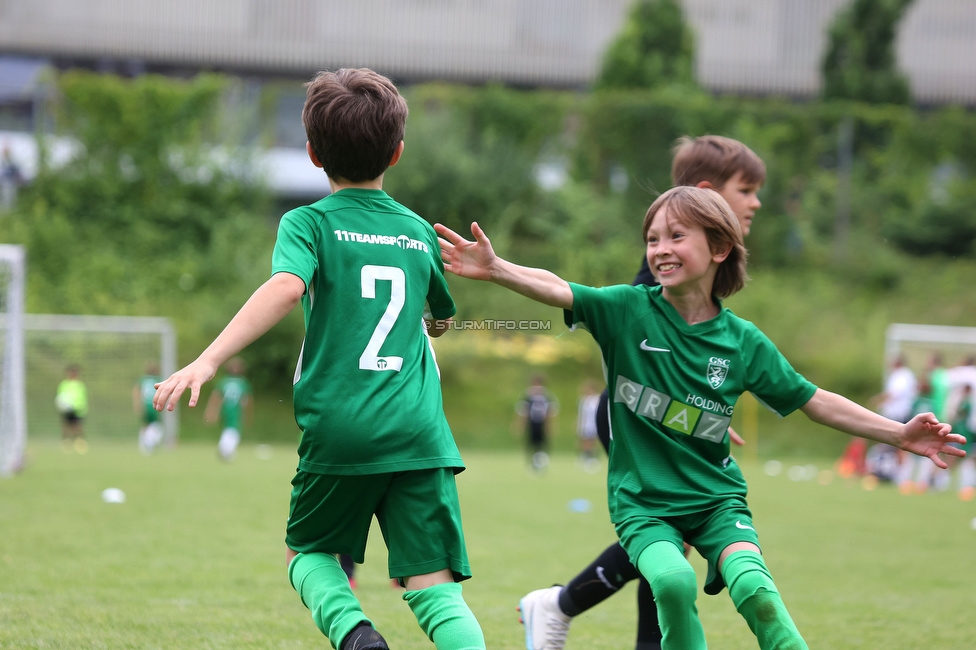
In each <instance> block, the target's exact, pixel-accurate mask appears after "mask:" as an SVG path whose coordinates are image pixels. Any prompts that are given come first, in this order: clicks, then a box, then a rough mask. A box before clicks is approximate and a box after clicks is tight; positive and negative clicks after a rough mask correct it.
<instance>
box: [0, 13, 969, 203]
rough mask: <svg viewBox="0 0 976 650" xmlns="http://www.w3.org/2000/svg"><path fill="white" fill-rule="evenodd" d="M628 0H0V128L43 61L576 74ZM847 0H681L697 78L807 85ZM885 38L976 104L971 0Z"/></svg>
mask: <svg viewBox="0 0 976 650" xmlns="http://www.w3.org/2000/svg"><path fill="white" fill-rule="evenodd" d="M630 2H631V0H357V1H356V2H349V1H348V0H346V1H344V2H336V1H334V0H205V1H203V2H201V1H200V0H168V1H166V2H159V1H158V0H154V1H150V0H0V130H2V129H13V130H28V131H29V130H30V128H31V126H32V125H31V124H30V120H31V116H32V115H34V113H33V108H32V107H33V103H34V98H35V96H36V93H37V87H38V83H37V80H38V78H39V71H40V69H41V66H42V65H44V64H49V65H52V66H54V67H56V68H68V67H77V66H81V67H87V68H92V69H96V70H103V71H110V72H116V73H119V74H123V75H136V74H140V73H143V72H161V73H164V74H174V75H188V74H193V73H195V72H197V71H200V70H217V71H224V72H229V73H232V74H236V75H241V76H244V77H248V78H253V79H256V80H259V81H257V83H261V81H260V80H261V79H270V78H290V79H295V80H298V79H303V80H304V79H307V78H308V77H309V76H311V74H313V73H314V72H315V71H317V70H320V69H326V68H337V67H343V66H346V67H348V66H356V67H359V66H367V67H371V68H374V69H376V70H378V71H380V72H382V73H384V74H387V75H389V76H391V77H393V78H394V79H395V80H397V81H398V82H406V83H412V82H421V81H430V80H447V81H454V82H463V83H483V82H488V81H498V82H502V83H505V84H509V85H521V86H546V87H557V88H575V87H586V86H587V85H588V84H589V83H590V82H592V80H593V79H594V77H595V76H596V74H597V72H598V70H599V66H600V59H601V55H602V52H603V51H604V49H605V48H606V46H607V44H608V43H609V42H610V41H611V40H612V39H613V38H614V36H615V35H616V34H617V32H618V31H619V29H620V27H621V26H622V24H623V22H624V19H625V18H626V14H627V10H628V8H629V6H630ZM850 2H851V0H683V1H682V4H683V6H684V10H685V16H686V19H687V20H688V22H689V24H690V25H691V26H692V28H693V29H694V31H695V34H696V47H697V55H696V66H697V72H698V79H699V82H700V83H701V84H702V85H703V86H704V87H706V88H708V89H711V90H714V91H716V92H728V93H740V94H759V95H769V94H777V95H785V96H790V97H796V98H808V97H814V96H816V95H817V93H818V92H819V90H820V85H821V81H820V61H821V59H822V57H823V53H824V50H825V47H826V43H827V29H828V27H829V25H830V23H831V21H832V20H833V18H834V16H835V15H836V14H837V11H838V10H839V9H842V8H843V7H845V6H847V5H848V4H849V3H850ZM896 47H897V55H898V63H899V66H900V68H901V69H902V70H903V71H904V72H905V73H906V75H907V76H908V78H909V80H910V83H911V87H912V92H913V94H914V97H915V100H916V101H917V102H919V103H923V104H942V103H962V104H967V105H976V0H914V2H913V3H912V4H911V5H910V7H909V9H908V11H907V14H906V16H905V18H904V20H903V21H902V23H901V24H900V26H899V30H898V36H897V46H896ZM300 91H301V89H300V86H298V84H297V83H296V92H295V93H294V94H293V95H292V96H290V95H288V94H287V93H286V94H285V95H283V96H282V100H281V101H282V105H281V107H280V112H281V115H282V119H281V120H279V122H280V123H281V124H282V125H291V126H282V128H281V129H280V131H281V134H280V138H279V140H280V142H279V144H281V145H282V147H283V150H282V153H281V155H282V156H284V157H288V156H289V155H291V154H289V153H288V152H289V151H291V150H292V149H293V148H294V147H296V146H300V145H301V143H302V142H303V135H302V134H301V133H292V132H291V131H289V129H293V128H295V127H298V130H299V131H300V125H297V124H296V122H297V121H296V120H295V115H297V111H298V110H300V106H301V102H302V99H303V97H302V95H301V92H300ZM286 116H287V119H286ZM33 126H36V125H33ZM292 153H294V152H293V151H292ZM302 164H304V163H302ZM294 178H296V177H295V176H294V174H291V173H289V174H285V175H284V176H283V178H282V180H281V181H280V182H282V183H284V182H286V180H287V179H294ZM293 185H294V183H293ZM299 185H300V183H299ZM280 189H281V190H282V191H292V190H295V189H296V188H291V190H288V189H286V188H284V187H282V188H280ZM315 191H318V190H317V189H316V190H315Z"/></svg>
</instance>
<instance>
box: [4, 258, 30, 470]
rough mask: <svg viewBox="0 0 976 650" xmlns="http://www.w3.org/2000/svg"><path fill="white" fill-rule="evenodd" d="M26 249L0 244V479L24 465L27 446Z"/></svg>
mask: <svg viewBox="0 0 976 650" xmlns="http://www.w3.org/2000/svg"><path fill="white" fill-rule="evenodd" d="M23 316H24V249H23V247H21V246H12V245H10V244H2V245H0V325H2V329H0V334H2V336H0V477H6V476H11V475H13V474H15V473H16V472H17V471H18V470H19V469H20V468H21V467H22V466H23V460H24V448H25V445H26V443H27V414H26V408H27V401H26V394H25V392H24V338H23V337H24V329H23Z"/></svg>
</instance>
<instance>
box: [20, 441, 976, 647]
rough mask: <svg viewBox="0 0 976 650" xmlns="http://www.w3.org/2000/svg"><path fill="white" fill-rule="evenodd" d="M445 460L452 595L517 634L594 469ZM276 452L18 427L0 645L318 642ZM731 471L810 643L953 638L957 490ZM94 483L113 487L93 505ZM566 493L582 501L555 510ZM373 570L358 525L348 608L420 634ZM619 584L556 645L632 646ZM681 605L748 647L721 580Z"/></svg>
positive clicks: (595, 534) (967, 535)
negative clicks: (455, 515) (66, 439)
mask: <svg viewBox="0 0 976 650" xmlns="http://www.w3.org/2000/svg"><path fill="white" fill-rule="evenodd" d="M465 458H466V462H467V464H468V470H467V471H466V472H464V473H462V474H460V475H459V477H458V480H459V486H460V490H461V497H462V502H463V507H464V512H465V527H466V535H467V540H468V545H469V552H470V556H471V562H472V565H473V569H474V573H475V577H474V579H472V580H470V581H468V582H466V583H465V588H464V593H465V597H466V599H467V600H468V602H469V604H470V605H471V607H472V609H473V610H474V611H475V613H476V614H477V615H478V617H479V619H480V621H481V623H482V626H483V628H484V630H485V635H486V638H487V641H488V647H489V648H492V649H493V650H494V649H498V650H504V649H509V648H511V649H518V648H522V647H524V646H523V645H522V636H523V631H522V626H521V625H519V623H518V615H517V613H516V611H515V607H516V605H517V603H518V600H519V597H520V596H521V595H523V593H525V592H526V591H528V590H531V589H535V588H539V587H544V586H548V585H550V584H553V583H555V582H562V581H566V580H568V579H569V578H570V577H572V576H573V575H574V574H575V573H576V571H577V570H579V569H581V568H582V567H583V566H585V565H586V564H587V563H588V562H589V561H590V560H592V558H593V557H595V555H596V553H598V552H599V551H600V550H602V549H603V548H604V547H605V546H606V545H607V544H608V543H610V542H611V541H612V540H613V539H614V537H613V531H612V529H611V527H610V524H609V521H608V518H607V515H606V506H605V502H604V491H605V488H604V474H603V472H602V471H601V472H598V473H596V474H588V473H586V472H584V471H582V469H581V468H580V467H579V466H578V465H577V463H576V461H575V459H574V458H573V457H572V456H570V455H557V456H556V457H555V458H554V459H553V464H552V466H551V468H550V471H549V472H547V473H546V474H545V475H543V476H535V475H531V474H530V473H528V472H527V471H526V470H525V467H524V464H523V459H522V458H521V456H519V455H516V454H512V453H501V452H495V453H489V452H471V453H467V454H465ZM295 460H296V457H295V453H294V449H293V448H288V447H285V446H276V447H270V448H265V447H262V448H257V447H254V446H250V447H248V446H245V447H242V450H241V453H240V455H239V457H238V459H237V460H236V461H235V462H234V463H232V464H222V463H220V462H218V460H217V459H216V454H215V451H214V448H213V447H212V446H211V445H209V444H208V445H202V444H199V445H198V444H184V445H182V446H180V447H179V448H178V449H175V450H170V451H165V452H162V453H160V454H158V455H156V456H153V457H149V458H146V457H143V456H140V455H139V454H138V453H137V451H136V449H135V443H134V441H133V443H132V444H131V445H128V444H125V445H123V444H121V443H118V442H108V441H103V442H98V441H96V442H95V443H93V444H92V447H91V449H90V451H89V452H88V453H87V454H85V455H79V454H76V453H74V452H70V453H68V452H64V451H62V450H61V448H60V446H59V445H57V444H56V443H43V442H39V443H35V444H33V445H32V446H31V448H30V454H29V466H28V468H27V470H26V471H25V472H24V473H23V474H21V475H19V476H17V477H15V478H13V479H9V480H3V481H0V647H2V648H65V649H71V650H75V649H84V648H109V649H114V648H174V649H177V648H179V649H183V648H191V649H195V648H234V649H241V648H262V649H263V648H318V647H328V644H327V642H326V641H325V639H324V638H323V637H322V636H321V635H320V634H319V632H318V631H317V629H316V628H315V626H314V625H313V623H312V621H311V619H310V617H309V614H308V612H307V610H306V609H305V608H304V607H303V606H302V605H301V602H300V600H299V598H298V596H297V595H296V594H295V592H294V591H293V589H292V588H291V587H290V585H289V584H288V581H287V578H286V574H285V567H284V560H283V541H282V538H283V529H284V523H285V518H286V516H287V506H288V494H289V487H290V486H289V481H290V479H291V476H292V472H293V470H294V467H295ZM803 462H804V463H806V462H808V461H803ZM784 464H785V467H786V468H789V467H790V466H791V465H792V463H790V462H788V461H784ZM828 465H829V463H827V462H821V463H820V464H819V469H820V470H825V469H828ZM744 471H745V472H746V476H747V478H748V479H749V481H750V484H751V490H752V492H751V504H752V507H753V510H754V513H755V517H756V522H757V526H758V528H759V531H760V535H761V539H762V540H763V543H764V546H765V548H766V556H767V562H768V564H769V566H770V569H771V570H772V572H773V575H774V577H775V579H776V582H777V585H778V586H779V587H780V590H781V592H782V593H783V595H784V598H785V600H786V603H787V606H788V607H789V608H790V611H791V613H792V614H793V616H794V618H795V620H796V621H797V624H798V626H799V628H800V630H801V631H802V632H803V634H804V636H805V637H806V639H807V642H808V643H809V645H810V647H811V648H818V649H823V648H830V649H835V650H836V649H845V648H864V649H870V650H876V649H879V648H892V649H901V648H919V647H931V648H940V649H942V648H953V649H954V648H970V647H973V643H972V626H971V625H970V624H969V621H970V619H971V615H972V593H973V582H974V577H976V571H974V569H976V554H974V551H973V549H974V544H976V531H974V530H972V528H971V526H970V522H971V521H972V520H973V518H974V516H976V505H974V504H972V503H962V502H959V501H958V500H956V498H955V496H954V495H953V494H951V493H946V494H930V495H922V496H911V497H905V496H901V495H899V494H898V493H897V491H895V490H894V489H892V488H890V487H886V486H882V487H879V488H878V489H876V490H873V491H867V490H864V489H862V487H861V486H860V485H858V484H856V483H848V482H845V481H841V480H836V479H834V480H832V481H830V482H829V483H828V484H826V485H823V484H821V481H818V480H807V481H792V480H790V479H788V478H787V477H786V472H785V471H784V472H783V473H782V474H780V475H778V476H768V475H766V474H765V473H764V472H763V471H762V468H761V467H760V466H758V465H755V464H748V463H747V464H746V465H745V466H744ZM820 476H821V478H823V479H826V475H824V474H821V475H820ZM108 487H117V488H120V489H122V490H123V491H124V492H125V494H126V497H127V499H126V501H125V503H122V504H107V503H104V502H103V501H102V499H101V497H100V494H101V492H102V490H103V489H105V488H108ZM574 499H586V500H588V501H589V502H590V503H591V504H592V508H591V509H590V510H589V511H588V512H575V511H573V510H572V509H571V508H569V507H568V504H569V502H570V501H572V500H574ZM695 565H696V567H697V569H698V572H699V576H700V577H703V576H704V571H703V568H704V566H703V562H702V561H701V559H700V558H698V557H697V556H695ZM385 570H386V554H385V549H384V548H383V545H382V541H381V539H380V536H379V534H378V531H377V532H376V534H375V535H374V536H373V539H372V540H371V543H370V547H369V550H368V552H367V562H366V564H365V565H364V566H362V567H360V570H359V575H358V579H359V587H358V592H357V593H358V595H359V597H360V598H361V600H362V601H363V604H364V607H365V609H366V612H367V613H368V614H369V615H370V616H372V617H373V619H374V621H375V623H376V625H377V627H378V628H379V629H380V630H381V631H382V632H383V633H384V635H385V636H386V637H387V639H389V640H390V642H391V645H392V647H393V648H394V649H395V650H413V649H420V648H431V647H433V646H432V644H430V643H429V642H428V641H427V639H426V638H425V637H424V636H423V635H422V634H421V633H420V631H419V629H418V628H417V626H416V624H415V623H414V620H413V617H412V615H411V614H410V612H409V609H408V608H407V606H406V604H405V603H403V602H402V601H401V600H400V598H399V595H400V594H399V592H398V591H397V590H394V589H391V588H390V586H389V581H388V579H387V575H386V572H385ZM634 602H635V594H634V590H633V585H630V586H629V587H628V588H627V593H625V594H621V595H618V596H616V597H614V598H613V599H611V600H610V601H609V602H607V603H604V604H603V605H601V606H599V607H597V608H595V609H593V610H591V611H590V612H587V613H586V614H584V615H583V616H581V617H579V618H578V619H577V620H576V621H575V622H574V623H573V629H572V631H571V633H570V642H569V645H568V646H567V647H568V648H569V649H570V650H573V649H576V650H579V649H583V648H588V649H601V648H607V649H621V648H624V649H626V648H632V647H633V638H634V620H635V607H634ZM699 609H700V612H701V616H702V619H703V622H704V625H705V629H706V633H707V635H708V639H709V642H710V645H711V647H713V648H719V649H722V650H738V649H740V648H742V649H744V648H755V647H756V644H755V641H754V640H753V638H752V637H751V634H750V633H749V631H748V629H747V628H746V626H745V623H744V622H743V621H742V620H741V618H739V617H738V615H737V614H736V613H735V611H734V609H733V607H732V605H731V602H730V601H729V599H728V596H727V594H726V593H725V592H723V594H721V595H720V596H717V597H710V596H705V595H704V594H702V595H700V597H699Z"/></svg>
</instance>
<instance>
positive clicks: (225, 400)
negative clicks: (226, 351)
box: [203, 357, 254, 462]
mask: <svg viewBox="0 0 976 650" xmlns="http://www.w3.org/2000/svg"><path fill="white" fill-rule="evenodd" d="M253 409H254V400H253V398H252V395H251V384H250V383H249V382H248V381H247V379H245V378H244V360H243V359H241V358H240V357H234V358H233V359H231V360H230V361H228V362H227V374H226V375H225V376H224V377H223V378H222V379H221V380H220V381H218V382H217V387H216V388H214V390H213V392H212V393H210V399H209V400H207V409H206V410H205V411H204V416H203V417H204V419H205V420H206V421H207V422H216V421H217V420H218V418H219V420H220V424H221V431H220V439H219V440H218V441H217V454H218V455H220V457H221V458H222V459H223V460H225V461H228V462H230V461H232V460H234V456H235V455H236V454H237V446H238V445H239V444H240V443H241V429H242V427H243V426H244V420H245V418H246V419H248V420H250V419H251V417H253Z"/></svg>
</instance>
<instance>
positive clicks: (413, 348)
mask: <svg viewBox="0 0 976 650" xmlns="http://www.w3.org/2000/svg"><path fill="white" fill-rule="evenodd" d="M281 272H287V273H292V274H294V275H296V276H298V277H299V278H301V279H302V280H304V281H305V286H306V292H305V295H304V297H303V298H302V306H303V308H304V312H305V341H304V343H303V345H302V352H301V355H300V358H299V361H298V367H297V369H296V371H295V386H294V391H295V418H296V420H297V421H298V426H299V428H300V429H301V431H302V438H301V442H300V444H299V450H298V451H299V456H300V459H299V464H298V466H299V468H300V469H302V470H304V471H306V472H312V473H319V474H377V473H385V472H392V471H405V470H414V469H428V468H434V467H453V468H456V469H457V470H459V471H460V469H461V468H463V467H464V465H463V463H462V461H461V455H460V453H459V452H458V449H457V445H456V444H455V443H454V437H453V436H452V434H451V430H450V428H449V427H448V424H447V419H446V418H445V417H444V410H443V404H442V402H441V387H440V373H439V371H438V369H437V364H436V362H435V359H434V353H433V350H432V349H431V347H430V339H429V338H428V337H427V333H426V329H425V327H424V323H423V316H424V311H425V308H427V307H429V309H430V313H431V315H432V316H433V317H434V318H435V319H445V318H450V317H451V316H453V315H454V301H453V299H452V298H451V295H450V293H449V292H448V289H447V282H446V280H445V279H444V265H443V263H442V262H441V259H440V247H439V245H438V243H437V235H436V233H435V232H434V229H433V228H431V226H430V224H428V223H427V222H426V221H424V220H423V219H421V218H420V217H419V216H417V215H416V214H414V213H413V212H411V211H410V210H408V209H407V208H405V207H403V206H402V205H400V204H399V203H397V202H396V201H394V200H393V199H391V198H390V197H389V196H388V195H387V194H386V193H385V192H383V191H382V190H366V189H355V188H350V189H343V190H340V191H338V192H335V193H333V194H331V195H329V196H327V197H325V198H324V199H322V200H320V201H318V202H316V203H314V204H312V205H309V206H305V207H301V208H297V209H295V210H292V211H290V212H288V213H287V214H285V216H284V217H283V218H282V220H281V224H280V225H279V227H278V240H277V243H276V244H275V250H274V255H273V258H272V273H281Z"/></svg>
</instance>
